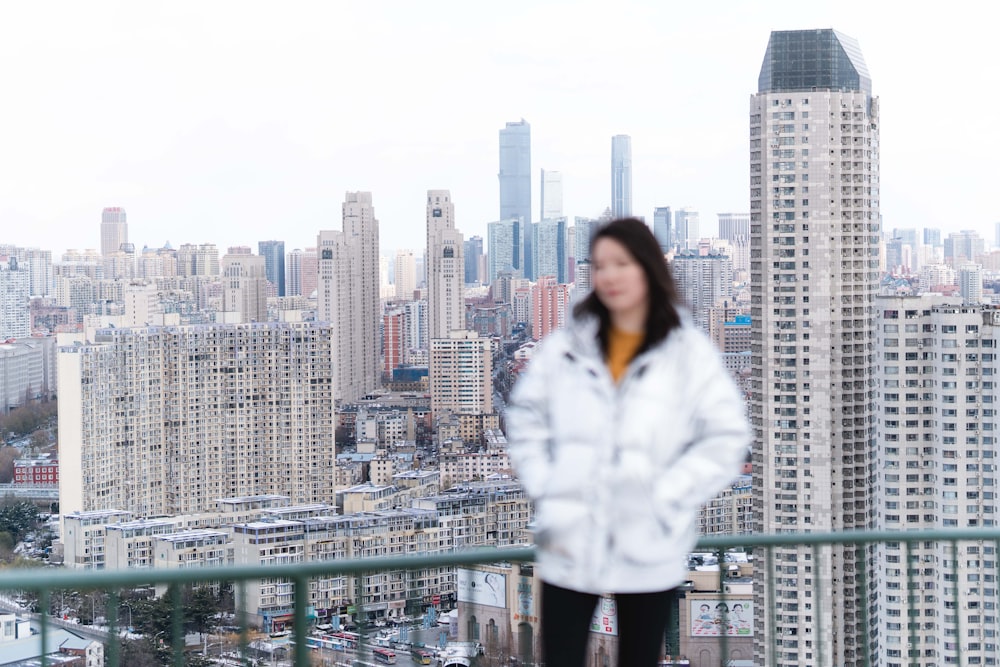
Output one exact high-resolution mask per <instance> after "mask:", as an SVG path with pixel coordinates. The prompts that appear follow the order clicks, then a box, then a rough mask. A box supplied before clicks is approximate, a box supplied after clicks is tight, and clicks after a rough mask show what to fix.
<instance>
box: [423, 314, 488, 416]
mask: <svg viewBox="0 0 1000 667" xmlns="http://www.w3.org/2000/svg"><path fill="white" fill-rule="evenodd" d="M430 361H431V363H430V385H431V410H432V411H433V412H435V413H437V412H440V411H442V410H448V411H450V412H454V413H460V414H476V415H482V414H490V413H492V412H493V339H492V338H480V337H479V334H477V333H476V332H475V331H461V330H452V331H451V332H449V335H448V336H447V337H446V338H433V339H431V351H430Z"/></svg>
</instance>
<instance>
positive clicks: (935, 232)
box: [924, 227, 941, 246]
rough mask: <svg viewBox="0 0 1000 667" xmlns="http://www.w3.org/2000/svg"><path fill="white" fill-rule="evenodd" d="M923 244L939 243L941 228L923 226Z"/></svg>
mask: <svg viewBox="0 0 1000 667" xmlns="http://www.w3.org/2000/svg"><path fill="white" fill-rule="evenodd" d="M924 245H929V246H939V245H941V230H940V229H936V228H933V227H927V228H925V229H924Z"/></svg>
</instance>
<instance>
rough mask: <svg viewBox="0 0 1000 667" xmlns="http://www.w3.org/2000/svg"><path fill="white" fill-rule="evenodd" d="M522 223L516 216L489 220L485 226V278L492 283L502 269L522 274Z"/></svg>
mask: <svg viewBox="0 0 1000 667" xmlns="http://www.w3.org/2000/svg"><path fill="white" fill-rule="evenodd" d="M523 232H524V225H522V224H521V223H520V221H519V220H518V218H508V219H506V220H498V221H497V222H491V223H489V224H488V225H487V226H486V235H487V244H488V245H487V247H486V254H487V259H488V260H489V261H488V262H487V266H488V268H489V270H488V275H487V277H486V279H487V280H488V281H489V283H490V284H491V285H492V284H493V283H494V282H495V281H496V279H497V276H499V275H500V273H501V272H503V271H508V272H511V273H516V274H518V275H523V272H522V271H521V268H522V267H521V265H520V264H519V263H518V262H519V259H518V258H520V257H523V256H524V236H523Z"/></svg>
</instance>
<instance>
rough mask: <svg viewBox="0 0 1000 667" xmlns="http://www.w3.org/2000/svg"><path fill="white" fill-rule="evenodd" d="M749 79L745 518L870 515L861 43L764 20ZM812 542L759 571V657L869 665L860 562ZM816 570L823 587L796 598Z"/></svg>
mask: <svg viewBox="0 0 1000 667" xmlns="http://www.w3.org/2000/svg"><path fill="white" fill-rule="evenodd" d="M758 83H759V87H758V92H757V93H756V94H755V95H753V96H752V97H751V100H750V145H751V147H750V193H751V194H750V205H751V211H752V213H751V218H750V237H751V246H752V252H753V254H752V259H751V269H750V271H751V290H752V295H753V300H754V305H753V307H752V336H753V340H754V342H755V347H754V350H753V354H752V378H753V380H752V391H751V419H752V422H753V427H754V432H755V437H754V445H753V475H754V479H753V489H754V514H755V516H756V519H757V520H756V528H755V532H761V533H776V532H784V531H800V530H810V531H813V532H825V531H843V530H852V529H864V528H868V527H869V526H870V525H871V519H872V509H871V500H870V494H869V488H870V481H871V476H872V474H873V472H874V471H873V470H872V460H871V452H872V451H874V448H875V441H874V436H875V433H874V424H875V421H876V415H875V408H874V392H873V383H874V369H875V365H876V364H875V360H874V359H873V355H872V347H873V344H874V342H875V308H874V303H875V294H876V292H877V287H878V280H879V274H878V245H879V233H880V230H879V226H880V225H879V104H878V98H876V97H873V96H872V86H871V79H870V77H869V75H868V69H867V67H866V66H865V62H864V59H863V57H862V55H861V49H860V48H859V47H858V44H857V42H856V41H855V40H854V39H852V38H850V37H847V36H845V35H843V34H841V33H839V32H835V31H834V30H829V29H824V30H795V31H782V32H773V33H771V37H770V41H769V42H768V46H767V51H766V53H765V55H764V62H763V65H762V66H761V70H760V78H759V82H758ZM806 188H808V189H809V191H810V192H807V191H806ZM818 555H819V558H820V561H819V562H816V561H815V560H813V559H814V555H813V548H812V547H810V546H800V547H781V548H777V549H775V551H774V568H775V569H774V570H773V571H772V572H770V573H767V574H765V572H764V569H757V571H756V572H755V580H754V605H755V608H756V609H768V613H767V614H761V617H760V621H759V624H758V627H757V631H756V633H755V636H754V639H755V642H754V648H755V653H756V655H757V656H758V657H757V661H758V662H757V664H763V665H768V666H779V665H780V666H789V667H791V666H792V665H795V666H796V667H798V666H801V665H809V666H812V665H816V664H818V660H819V659H820V656H825V659H826V660H827V661H828V664H834V665H845V666H855V665H862V664H865V663H864V661H865V658H866V656H864V655H863V652H864V646H865V645H866V642H865V632H866V631H867V628H866V627H864V619H865V618H871V617H872V613H871V612H872V611H873V610H872V609H865V608H864V607H865V606H866V605H869V603H870V598H869V599H863V598H862V591H863V590H866V589H865V588H863V587H862V585H863V583H867V582H862V581H861V579H860V577H861V576H862V574H863V573H864V572H866V571H870V569H867V570H866V568H865V567H864V566H866V565H867V563H861V562H857V560H856V556H855V547H854V546H853V545H847V546H831V547H824V548H822V549H819V550H818ZM761 562H763V559H762V561H761ZM814 584H815V585H817V586H818V589H819V590H820V591H822V593H823V595H822V597H821V598H820V599H815V598H813V599H810V598H809V597H803V592H804V591H810V590H812V589H813V587H814ZM771 587H773V590H772V591H771V593H773V598H772V597H769V593H768V590H767V589H768V588H771ZM867 590H869V591H870V590H871V589H870V588H868V589H867ZM769 599H770V600H774V606H773V607H770V608H769V605H768V600H769ZM804 628H812V629H813V632H812V633H810V634H803V629H804ZM807 641H808V642H809V644H807V643H806V642H807ZM772 646H773V647H774V649H772Z"/></svg>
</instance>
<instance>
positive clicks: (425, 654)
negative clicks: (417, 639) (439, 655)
mask: <svg viewBox="0 0 1000 667" xmlns="http://www.w3.org/2000/svg"><path fill="white" fill-rule="evenodd" d="M410 655H411V656H412V657H413V662H415V663H417V664H418V665H429V664H431V659H432V658H433V657H434V654H432V653H431V652H430V651H428V650H426V649H422V648H416V647H414V648H413V650H412V651H410Z"/></svg>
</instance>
